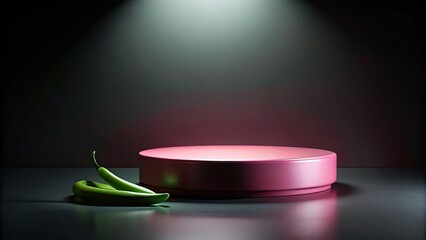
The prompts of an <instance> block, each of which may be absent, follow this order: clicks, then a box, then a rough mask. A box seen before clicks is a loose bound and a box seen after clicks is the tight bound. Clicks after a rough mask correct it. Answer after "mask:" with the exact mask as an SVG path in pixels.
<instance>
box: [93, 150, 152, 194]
mask: <svg viewBox="0 0 426 240" xmlns="http://www.w3.org/2000/svg"><path fill="white" fill-rule="evenodd" d="M92 160H93V162H94V163H95V165H96V169H97V171H98V174H99V176H100V177H101V178H102V179H103V180H105V181H106V182H107V183H109V184H110V185H111V186H112V187H113V188H115V189H117V190H123V191H131V192H139V193H151V194H152V193H155V192H154V191H152V190H150V189H148V188H144V187H142V186H139V185H137V184H134V183H131V182H129V181H126V180H124V179H122V178H120V177H118V176H117V175H115V174H113V173H112V172H111V171H109V170H108V169H106V168H104V167H101V166H99V164H98V162H97V161H96V151H93V152H92Z"/></svg>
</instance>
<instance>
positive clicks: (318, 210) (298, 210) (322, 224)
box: [278, 190, 337, 240]
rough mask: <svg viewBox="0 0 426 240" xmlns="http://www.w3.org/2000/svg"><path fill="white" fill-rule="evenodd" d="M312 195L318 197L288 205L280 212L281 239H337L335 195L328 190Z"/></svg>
mask: <svg viewBox="0 0 426 240" xmlns="http://www.w3.org/2000/svg"><path fill="white" fill-rule="evenodd" d="M312 195H318V196H317V198H316V199H313V200H306V201H298V202H292V203H289V206H286V207H283V209H282V210H281V211H280V214H279V221H278V222H279V224H280V226H281V227H282V236H283V239H313V240H334V239H337V236H336V231H337V226H336V224H337V193H336V192H335V191H334V190H328V191H325V192H321V193H315V194H312ZM305 196H308V195H305Z"/></svg>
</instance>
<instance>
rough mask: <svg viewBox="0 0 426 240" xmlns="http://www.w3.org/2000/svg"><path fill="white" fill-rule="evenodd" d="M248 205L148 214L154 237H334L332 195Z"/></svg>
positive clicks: (182, 207) (205, 205)
mask: <svg viewBox="0 0 426 240" xmlns="http://www.w3.org/2000/svg"><path fill="white" fill-rule="evenodd" d="M262 200H269V199H266V198H261V199H253V201H251V202H246V203H241V202H239V203H238V200H237V202H232V201H230V202H228V203H226V202H222V201H217V202H216V203H215V202H214V201H213V202H202V201H194V202H192V203H191V202H184V203H180V202H178V203H175V204H178V205H175V206H173V207H172V208H170V214H169V215H167V216H166V215H160V214H152V215H150V216H149V220H148V222H147V223H148V224H149V225H150V229H151V231H152V232H155V233H156V234H155V236H156V237H158V239H232V240H234V239H237V240H238V239H241V240H250V239H268V240H275V239H309V240H310V239H314V240H315V239H319V240H323V239H324V240H334V239H336V221H337V195H336V192H335V191H334V190H328V191H324V192H321V193H315V194H308V195H299V196H291V197H279V198H276V199H275V200H276V202H270V203H265V202H262Z"/></svg>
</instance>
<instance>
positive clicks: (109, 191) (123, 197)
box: [72, 180, 169, 205]
mask: <svg viewBox="0 0 426 240" xmlns="http://www.w3.org/2000/svg"><path fill="white" fill-rule="evenodd" d="M72 190H73V192H74V194H75V195H76V196H77V197H78V198H80V199H83V200H86V201H92V202H96V203H113V204H132V205H151V204H154V203H160V202H164V201H166V200H167V199H168V198H169V194H168V193H154V194H152V193H140V192H131V191H122V190H116V189H114V188H113V187H111V186H110V185H107V184H102V183H98V182H93V181H88V180H80V181H78V182H75V183H74V185H73V188H72Z"/></svg>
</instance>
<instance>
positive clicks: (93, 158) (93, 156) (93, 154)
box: [92, 151, 101, 169]
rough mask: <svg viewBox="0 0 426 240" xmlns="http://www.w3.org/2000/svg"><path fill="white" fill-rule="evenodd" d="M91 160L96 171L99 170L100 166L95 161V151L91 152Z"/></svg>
mask: <svg viewBox="0 0 426 240" xmlns="http://www.w3.org/2000/svg"><path fill="white" fill-rule="evenodd" d="M92 160H93V163H95V165H96V169H99V168H100V167H101V166H99V164H98V162H97V161H96V151H93V152H92Z"/></svg>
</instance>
